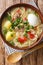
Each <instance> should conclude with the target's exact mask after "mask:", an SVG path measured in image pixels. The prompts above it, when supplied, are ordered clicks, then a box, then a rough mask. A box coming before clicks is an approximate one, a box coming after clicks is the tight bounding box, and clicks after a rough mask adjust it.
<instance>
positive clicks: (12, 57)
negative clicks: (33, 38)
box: [7, 43, 43, 63]
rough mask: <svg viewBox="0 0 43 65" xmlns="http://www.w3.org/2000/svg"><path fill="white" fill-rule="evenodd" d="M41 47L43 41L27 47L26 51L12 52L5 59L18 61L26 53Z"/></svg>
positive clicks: (12, 61)
mask: <svg viewBox="0 0 43 65" xmlns="http://www.w3.org/2000/svg"><path fill="white" fill-rule="evenodd" d="M42 47H43V43H40V44H39V45H36V46H35V47H33V48H31V49H29V50H28V51H24V52H14V53H12V54H11V55H9V56H8V57H7V61H8V62H10V63H16V62H18V61H19V60H20V59H21V58H22V57H24V56H26V54H30V53H32V52H34V51H36V50H38V49H40V48H42Z"/></svg>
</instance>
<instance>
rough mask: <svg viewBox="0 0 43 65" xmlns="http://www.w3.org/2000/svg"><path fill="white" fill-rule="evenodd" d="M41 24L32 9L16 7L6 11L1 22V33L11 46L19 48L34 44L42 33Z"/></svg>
mask: <svg viewBox="0 0 43 65" xmlns="http://www.w3.org/2000/svg"><path fill="white" fill-rule="evenodd" d="M42 26H43V24H42V23H41V20H40V18H39V15H38V14H37V13H36V12H35V11H34V10H32V9H30V8H26V7H18V8H15V9H12V10H11V11H8V12H7V13H6V17H5V18H4V19H3V23H2V33H3V35H4V37H5V39H6V41H8V42H9V44H11V45H13V46H17V47H19V48H22V47H26V46H31V45H32V44H35V42H36V41H37V40H38V38H39V37H40V35H41V33H42V28H41V27H42Z"/></svg>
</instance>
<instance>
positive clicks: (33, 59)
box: [0, 0, 43, 65]
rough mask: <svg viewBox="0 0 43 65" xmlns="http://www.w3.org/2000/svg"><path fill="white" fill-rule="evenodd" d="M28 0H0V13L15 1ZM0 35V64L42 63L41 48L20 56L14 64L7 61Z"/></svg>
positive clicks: (42, 52) (22, 64)
mask: <svg viewBox="0 0 43 65" xmlns="http://www.w3.org/2000/svg"><path fill="white" fill-rule="evenodd" d="M29 1H30V0H0V14H1V13H3V12H4V10H5V9H6V8H8V7H9V6H11V5H13V4H16V3H21V2H24V3H28V2H29ZM35 2H36V0H35ZM2 43H3V42H2V40H1V37H0V65H43V48H41V49H39V50H37V51H35V52H33V53H31V54H29V55H28V56H26V57H25V58H22V59H21V60H20V61H19V62H17V63H15V64H11V63H8V62H7V60H6V58H7V53H6V51H5V47H4V46H3V44H2Z"/></svg>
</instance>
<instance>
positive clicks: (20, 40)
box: [18, 37, 27, 43]
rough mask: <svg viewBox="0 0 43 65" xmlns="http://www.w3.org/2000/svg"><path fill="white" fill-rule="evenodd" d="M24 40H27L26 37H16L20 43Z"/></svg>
mask: <svg viewBox="0 0 43 65" xmlns="http://www.w3.org/2000/svg"><path fill="white" fill-rule="evenodd" d="M26 40H27V38H26V37H23V38H21V37H19V38H18V41H19V42H21V43H24V42H25V41H26Z"/></svg>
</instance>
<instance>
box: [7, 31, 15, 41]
mask: <svg viewBox="0 0 43 65" xmlns="http://www.w3.org/2000/svg"><path fill="white" fill-rule="evenodd" d="M14 37H15V32H10V31H8V32H7V34H6V40H7V41H11V40H12V39H13V38H14Z"/></svg>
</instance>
